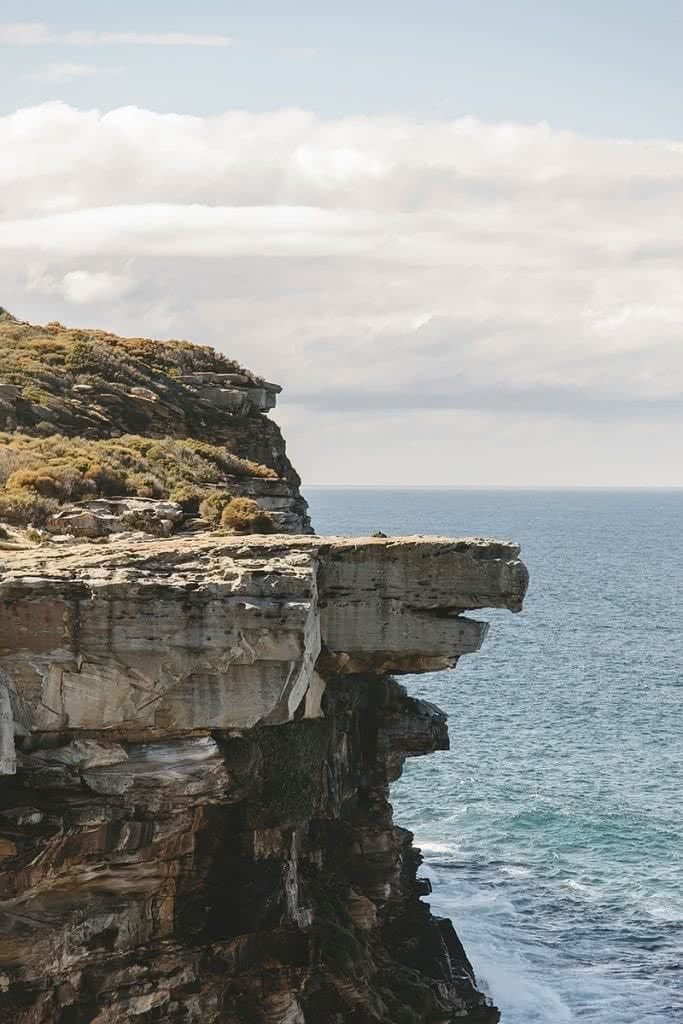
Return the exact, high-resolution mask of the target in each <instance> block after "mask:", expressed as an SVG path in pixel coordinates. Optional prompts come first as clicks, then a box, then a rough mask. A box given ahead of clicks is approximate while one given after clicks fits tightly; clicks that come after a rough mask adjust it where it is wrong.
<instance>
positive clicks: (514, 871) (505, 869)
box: [500, 864, 531, 878]
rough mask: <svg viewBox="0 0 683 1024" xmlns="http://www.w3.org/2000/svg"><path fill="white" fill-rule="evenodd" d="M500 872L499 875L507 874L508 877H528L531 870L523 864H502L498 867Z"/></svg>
mask: <svg viewBox="0 0 683 1024" xmlns="http://www.w3.org/2000/svg"><path fill="white" fill-rule="evenodd" d="M500 873H501V875H507V876H508V877H509V878H528V877H529V875H530V874H531V870H530V869H529V868H526V867H524V865H523V864H503V866H502V867H501V868H500Z"/></svg>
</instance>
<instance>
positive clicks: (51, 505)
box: [0, 488, 59, 526]
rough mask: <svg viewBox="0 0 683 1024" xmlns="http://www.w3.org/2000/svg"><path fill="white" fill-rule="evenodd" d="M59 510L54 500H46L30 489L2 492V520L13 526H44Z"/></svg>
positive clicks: (0, 498) (0, 507)
mask: <svg viewBox="0 0 683 1024" xmlns="http://www.w3.org/2000/svg"><path fill="white" fill-rule="evenodd" d="M58 509H59V502H58V501H56V500H55V499H54V498H44V497H43V496H42V495H40V494H38V493H36V491H32V490H29V489H28V488H25V489H22V488H17V489H16V490H11V491H7V490H6V491H0V520H3V521H4V522H6V523H11V524H12V525H13V526H43V525H44V524H45V523H46V522H47V520H48V519H49V518H50V516H51V515H54V513H55V512H57V510H58Z"/></svg>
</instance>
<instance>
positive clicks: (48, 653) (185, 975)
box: [0, 371, 527, 1024]
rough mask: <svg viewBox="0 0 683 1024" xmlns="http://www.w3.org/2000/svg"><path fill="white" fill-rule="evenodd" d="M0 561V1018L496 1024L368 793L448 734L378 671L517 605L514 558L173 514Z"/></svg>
mask: <svg viewBox="0 0 683 1024" xmlns="http://www.w3.org/2000/svg"><path fill="white" fill-rule="evenodd" d="M207 372H209V371H207ZM210 372H214V371H210ZM226 372H227V371H226ZM231 372H232V371H231ZM6 383H7V384H10V385H11V384H13V382H12V381H7V382H6ZM162 383H164V382H163V381H162ZM14 386H24V385H17V384H16V383H14ZM192 386H195V385H194V384H193V385H192ZM251 386H252V385H251V384H250V385H249V387H251ZM1 387H2V385H0V388H1ZM21 400H25V399H21ZM15 408H16V407H15ZM20 412H21V410H20ZM11 415H14V416H15V419H14V420H12V421H11V423H10V425H12V426H13V427H14V429H16V430H18V429H19V428H20V427H21V428H22V430H23V428H25V427H26V424H25V423H23V422H22V423H20V422H19V418H20V417H19V415H18V414H17V413H16V412H15V413H12V414H11ZM236 415H237V417H238V418H239V416H242V420H243V421H244V422H241V423H240V424H239V425H238V426H239V430H237V428H236V427H235V419H234V417H235V416H236ZM225 416H226V426H225V437H227V435H228V433H230V437H231V438H232V439H233V440H232V443H233V450H232V451H231V455H232V456H234V457H236V458H248V457H249V458H251V457H252V456H253V455H254V454H255V453H256V450H257V447H258V451H260V453H261V454H260V457H264V455H265V453H264V450H263V449H262V448H261V447H259V446H260V445H261V441H260V440H258V439H257V441H255V442H254V444H253V445H251V444H250V443H249V442H248V440H245V442H244V444H243V445H240V446H237V447H239V451H235V450H234V448H235V441H234V438H235V437H236V436H237V434H238V433H239V432H240V431H241V434H240V436H242V437H243V438H248V434H249V421H250V419H252V418H253V424H252V426H253V428H254V429H255V430H257V431H258V432H261V433H265V434H267V433H269V432H270V436H271V439H272V438H276V437H277V435H276V434H275V433H273V432H272V428H270V427H267V426H266V427H264V425H263V423H262V422H261V420H260V419H259V418H258V417H264V410H263V409H260V410H258V412H256V413H254V411H253V410H252V411H249V412H245V411H244V410H242V413H240V414H235V412H234V411H232V412H226V413H225ZM231 417H233V418H232V419H231ZM220 420H221V417H220V416H217V424H218V421H220ZM50 422H51V423H52V424H54V421H50ZM112 422H113V421H112ZM37 426H38V425H37V424H35V423H34V424H33V427H34V428H37ZM109 429H111V428H109ZM114 429H116V428H114ZM216 429H217V430H219V431H220V430H221V429H222V428H221V427H220V425H219V424H218V425H217V427H216ZM160 430H161V428H160ZM11 434H12V431H8V435H11ZM26 436H27V437H28V436H33V435H29V434H26ZM46 436H47V435H46ZM65 436H66V435H65ZM80 436H81V435H74V437H75V441H76V442H78V440H79V438H80ZM136 436H142V435H136ZM188 436H189V435H188ZM216 436H217V435H216V434H214V435H213V439H214V440H215V439H216ZM159 438H160V440H162V441H164V440H166V439H168V436H167V435H164V434H163V433H160V435H159ZM278 444H279V443H278ZM226 451H227V448H226ZM284 458H285V456H284V448H279V447H278V452H277V453H276V454H275V455H274V456H273V457H272V458H271V461H270V463H269V466H271V467H272V468H273V469H274V471H276V472H277V473H278V479H280V480H283V479H284V480H285V481H286V482H287V483H288V486H290V487H291V488H292V489H293V492H294V490H296V488H297V487H298V483H296V482H295V480H296V478H295V476H293V475H292V474H293V470H291V471H290V470H289V469H288V468H287V465H286V464H285V463H284V461H282V460H283V459H284ZM278 460H279V461H278ZM276 463H278V464H277V466H276ZM259 464H263V465H265V464H266V463H259ZM13 472H16V470H13ZM79 472H81V473H83V474H84V471H83V470H82V469H81V470H79ZM232 486H233V487H234V481H233V482H232ZM119 497H120V496H110V499H109V500H118V498H119ZM128 497H130V495H129V496H128ZM91 500H94V499H91ZM148 500H150V501H168V502H172V499H171V498H170V497H168V498H163V499H162V498H158V499H148ZM291 500H292V501H302V499H301V498H300V495H298V491H297V493H293V494H292V498H291ZM297 507H298V508H299V509H302V508H303V511H302V512H301V515H302V516H305V508H304V507H303V506H302V505H299V506H297ZM64 511H65V508H63V507H61V506H60V510H58V511H57V512H56V513H55V512H53V513H51V516H53V515H57V516H59V515H62V514H63V513H64ZM82 512H83V509H80V510H79V509H77V510H76V512H75V513H73V511H72V512H71V513H69V514H75V515H80V514H82ZM290 512H291V510H290ZM111 514H114V513H111ZM183 515H184V516H186V515H188V514H187V513H183ZM119 518H120V517H119ZM304 525H307V523H304ZM271 528H273V524H272V522H271V524H270V525H269V526H268V530H270V529H271ZM239 529H242V527H241V526H239ZM0 546H1V547H2V550H0V775H1V776H2V777H1V778H0V1020H1V1021H12V1022H14V1024H105V1022H106V1024H117V1022H121V1024H123V1022H136V1024H153V1022H155V1024H159V1022H169V1024H171V1022H172V1024H209V1022H216V1024H218V1022H221V1024H247V1022H249V1024H347V1022H349V1024H455V1022H456V1021H457V1022H461V1024H464V1022H467V1024H475V1022H477V1024H492V1022H495V1021H497V1020H498V1019H499V1013H498V1011H497V1010H496V1009H495V1008H494V1007H493V1006H492V1005H491V1003H490V1001H489V1000H488V999H487V998H486V997H485V996H484V995H482V994H481V992H480V991H479V990H478V988H477V985H476V979H475V976H474V972H473V970H472V967H471V965H470V963H469V961H468V959H467V956H466V954H465V951H464V950H463V948H462V945H461V944H460V942H459V940H458V938H457V936H456V933H455V931H454V930H453V927H452V925H451V923H450V922H449V921H446V920H443V919H438V918H435V917H433V916H432V915H431V914H430V911H429V906H428V904H426V903H425V902H423V900H422V898H421V897H423V896H424V895H426V894H427V893H428V891H429V885H428V883H427V882H426V881H425V880H422V879H420V878H419V877H418V870H419V865H420V862H421V857H420V854H419V851H418V850H416V849H415V848H414V847H413V846H412V835H411V834H410V833H409V832H408V831H406V830H405V829H401V828H400V827H398V826H396V825H395V824H394V823H393V820H392V810H391V805H390V803H389V786H390V784H391V782H392V781H394V780H395V779H397V778H398V776H399V775H400V773H401V769H402V766H403V763H404V761H405V759H406V758H407V757H410V756H417V755H422V754H429V753H431V752H433V751H435V750H439V749H445V748H447V746H448V733H447V726H446V719H445V716H444V714H443V713H442V712H441V711H440V710H439V709H438V708H436V707H435V706H434V705H432V704H429V703H427V702H425V701H420V700H416V699H415V698H412V697H410V696H409V694H408V693H407V691H406V689H405V688H404V687H403V686H402V685H400V683H399V682H398V681H397V680H396V679H395V678H394V676H395V675H397V674H400V673H414V672H426V671H433V670H436V669H444V668H453V667H455V665H456V664H457V661H458V659H459V658H460V657H461V656H462V655H464V654H469V653H473V652H476V651H477V650H478V649H479V647H480V645H481V643H482V641H483V639H484V637H485V634H486V624H485V623H483V622H481V621H479V620H478V619H477V618H473V617H471V616H469V615H467V614H466V613H467V612H468V611H472V610H476V609H480V608H484V607H495V608H508V609H510V610H511V611H518V610H519V609H520V608H521V606H522V601H523V598H524V594H525V591H526V586H527V573H526V569H525V568H524V566H523V564H522V563H521V562H520V560H519V549H518V548H517V547H516V546H515V545H513V544H510V543H501V542H496V541H490V540H482V539H478V538H469V539H463V540H454V539H450V538H425V537H412V538H393V539H392V538H360V539H358V538H356V539H348V538H321V537H316V536H310V535H306V534H301V533H297V534H289V535H288V534H287V533H282V532H278V533H277V534H266V535H257V534H253V533H249V534H248V535H236V532H235V527H234V526H232V527H231V526H230V525H229V524H227V525H226V524H225V523H224V524H223V526H221V527H219V528H218V530H211V529H210V524H209V523H207V522H206V520H202V517H201V516H193V514H192V513H190V514H189V519H185V518H182V519H180V520H178V522H177V523H176V524H175V525H174V528H173V530H171V531H169V535H168V536H167V535H165V534H163V535H157V536H150V534H149V531H148V530H140V529H136V528H132V527H130V525H129V527H125V524H124V526H121V528H120V529H116V530H112V531H109V532H104V533H102V532H99V533H98V534H97V535H96V536H95V537H94V539H88V538H87V537H83V536H79V535H75V534H74V532H72V531H66V532H64V533H60V532H58V531H56V532H55V531H54V530H53V531H50V530H47V529H44V528H41V527H36V526H32V527H31V528H30V530H28V531H27V530H26V529H25V527H24V526H13V525H12V524H11V523H8V524H7V538H6V539H5V540H4V541H2V542H0Z"/></svg>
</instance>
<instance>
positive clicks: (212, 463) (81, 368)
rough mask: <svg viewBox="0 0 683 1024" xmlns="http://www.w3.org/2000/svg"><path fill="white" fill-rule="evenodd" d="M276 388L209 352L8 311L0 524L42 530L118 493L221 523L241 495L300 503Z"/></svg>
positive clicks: (0, 386)
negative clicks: (74, 508)
mask: <svg viewBox="0 0 683 1024" xmlns="http://www.w3.org/2000/svg"><path fill="white" fill-rule="evenodd" d="M279 390H280V389H279V388H278V387H277V386H276V385H273V384H269V383H267V382H266V381H263V380H262V379H260V378H258V377H256V376H255V375H254V374H253V373H251V372H250V371H248V370H246V369H244V368H243V367H242V366H240V365H239V364H238V363H237V362H235V361H234V360H232V359H229V358H227V357H226V356H224V355H222V354H221V353H219V352H217V351H215V350H214V349H212V348H209V347H207V346H202V345H194V344H192V343H190V342H188V341H175V340H173V341H155V340H151V339H147V338H122V337H118V336H117V335H114V334H109V333H106V332H104V331H100V330H83V329H70V328H66V327H64V326H63V325H62V324H59V323H56V322H53V323H49V324H47V325H45V326H36V325H34V324H29V323H26V322H23V321H19V320H17V319H16V318H15V317H13V316H11V315H10V314H9V313H7V312H6V311H5V310H3V309H1V308H0V520H3V521H5V522H9V523H13V524H15V525H28V524H31V525H34V526H38V527H40V526H42V525H44V523H45V522H47V521H48V520H49V518H50V517H51V516H52V515H54V514H55V512H56V510H58V509H59V507H60V506H63V505H64V504H66V503H73V502H82V501H86V500H91V499H96V498H109V497H112V496H119V497H121V496H132V497H138V498H146V499H170V500H171V501H176V502H178V503H180V505H181V506H182V508H183V510H184V511H185V512H186V513H188V514H197V513H198V512H199V510H200V508H202V506H203V512H204V514H205V516H206V518H208V519H209V521H214V522H215V521H217V520H218V519H219V517H220V514H221V512H222V510H223V507H224V506H225V504H226V503H227V501H228V500H229V499H231V498H235V497H240V498H243V497H245V496H249V497H250V498H251V499H252V500H253V499H256V500H257V501H258V500H259V498H261V499H265V505H266V506H268V504H269V502H270V505H271V506H272V505H273V501H274V500H275V505H276V506H277V505H278V504H279V505H280V506H281V505H282V504H283V501H284V502H286V500H287V498H288V497H291V499H292V500H294V501H298V502H299V503H300V504H302V503H301V499H300V498H299V495H298V486H299V478H298V476H297V474H296V473H295V472H294V470H293V468H292V466H291V464H290V463H289V460H288V459H287V456H286V453H285V445H284V441H283V439H282V436H281V434H280V431H279V428H278V427H277V425H276V424H275V423H273V421H272V420H270V419H269V418H268V417H267V415H266V413H267V412H268V410H269V409H270V408H272V406H273V405H274V404H275V396H276V394H277V392H278V391H279ZM261 504H263V501H262V502H261ZM266 511H267V507H266ZM301 511H302V512H304V513H305V509H303V508H302V509H301Z"/></svg>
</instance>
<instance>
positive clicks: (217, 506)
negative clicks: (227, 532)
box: [199, 491, 232, 526]
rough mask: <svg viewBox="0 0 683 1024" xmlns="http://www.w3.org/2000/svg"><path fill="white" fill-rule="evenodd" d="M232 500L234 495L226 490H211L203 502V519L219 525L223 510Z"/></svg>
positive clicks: (200, 510) (201, 514)
mask: <svg viewBox="0 0 683 1024" xmlns="http://www.w3.org/2000/svg"><path fill="white" fill-rule="evenodd" d="M230 501H232V495H231V494H228V493H227V492H226V491H211V493H210V494H208V495H207V496H206V498H204V499H203V501H202V502H201V504H200V506H199V514H200V516H201V517H202V519H206V520H208V522H210V523H213V524H214V525H215V526H217V525H218V524H219V523H220V521H221V517H222V515H223V510H224V509H225V507H226V506H227V505H228V503H229V502H230Z"/></svg>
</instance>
